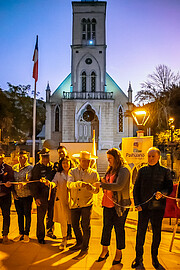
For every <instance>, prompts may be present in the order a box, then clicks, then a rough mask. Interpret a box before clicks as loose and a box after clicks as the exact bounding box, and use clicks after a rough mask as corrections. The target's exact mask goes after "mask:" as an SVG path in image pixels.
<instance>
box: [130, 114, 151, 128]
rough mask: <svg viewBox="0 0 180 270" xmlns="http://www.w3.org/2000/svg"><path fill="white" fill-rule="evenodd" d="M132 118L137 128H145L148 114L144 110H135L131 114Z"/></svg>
mask: <svg viewBox="0 0 180 270" xmlns="http://www.w3.org/2000/svg"><path fill="white" fill-rule="evenodd" d="M132 116H133V118H134V120H135V122H136V124H137V125H138V126H145V124H146V123H147V121H148V119H149V116H150V114H149V113H148V112H147V111H145V110H136V111H133V112H132Z"/></svg>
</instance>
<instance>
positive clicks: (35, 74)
mask: <svg viewBox="0 0 180 270" xmlns="http://www.w3.org/2000/svg"><path fill="white" fill-rule="evenodd" d="M33 61H34V67H33V78H34V79H35V82H37V80H38V36H36V45H35V49H34V55H33Z"/></svg>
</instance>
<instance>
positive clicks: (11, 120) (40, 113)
mask: <svg viewBox="0 0 180 270" xmlns="http://www.w3.org/2000/svg"><path fill="white" fill-rule="evenodd" d="M8 87H9V89H8V90H6V91H2V89H1V91H0V113H1V112H2V114H1V115H3V117H1V119H2V121H1V122H0V128H1V129H2V134H3V138H4V139H5V138H6V139H7V138H9V140H10V141H20V140H25V139H27V137H29V136H30V137H31V136H32V129H33V128H32V125H33V119H32V118H33V116H32V115H33V98H31V97H30V91H31V87H30V85H18V86H15V85H12V84H10V83H8ZM44 122H45V107H44V102H43V101H42V100H39V99H37V133H39V132H40V130H41V128H42V125H43V124H44Z"/></svg>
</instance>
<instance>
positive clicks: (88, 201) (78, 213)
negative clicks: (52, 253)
mask: <svg viewBox="0 0 180 270" xmlns="http://www.w3.org/2000/svg"><path fill="white" fill-rule="evenodd" d="M73 156H74V157H76V158H79V166H78V167H77V168H73V169H71V170H70V172H69V176H68V181H67V187H68V189H69V192H70V209H71V219H72V226H73V230H74V233H75V236H76V245H74V246H73V247H72V248H71V250H81V251H80V253H79V254H78V255H77V256H76V257H75V258H74V259H77V260H79V259H82V258H84V257H85V256H86V255H87V253H88V247H89V239H90V231H91V228H90V217H91V210H92V204H93V194H94V193H98V191H99V189H98V188H96V187H94V186H93V183H95V182H97V181H99V175H98V173H97V171H95V170H93V169H91V168H90V161H91V159H94V158H95V159H96V158H97V157H96V156H92V155H91V154H90V153H89V152H87V151H81V152H80V153H79V154H75V155H73ZM80 219H81V228H82V231H81V228H80Z"/></svg>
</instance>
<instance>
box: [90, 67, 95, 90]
mask: <svg viewBox="0 0 180 270" xmlns="http://www.w3.org/2000/svg"><path fill="white" fill-rule="evenodd" d="M91 92H96V73H95V72H94V71H93V72H92V73H91Z"/></svg>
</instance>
